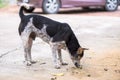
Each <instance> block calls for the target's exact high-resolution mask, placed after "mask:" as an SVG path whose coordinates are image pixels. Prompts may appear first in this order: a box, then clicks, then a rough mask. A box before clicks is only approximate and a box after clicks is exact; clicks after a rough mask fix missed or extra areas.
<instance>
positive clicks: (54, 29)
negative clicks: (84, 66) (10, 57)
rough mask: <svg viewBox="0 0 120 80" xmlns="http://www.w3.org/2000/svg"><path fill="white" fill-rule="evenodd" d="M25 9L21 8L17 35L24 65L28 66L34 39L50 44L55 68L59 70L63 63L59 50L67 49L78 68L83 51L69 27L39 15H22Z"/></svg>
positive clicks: (30, 60) (30, 61) (30, 62)
mask: <svg viewBox="0 0 120 80" xmlns="http://www.w3.org/2000/svg"><path fill="white" fill-rule="evenodd" d="M24 10H27V8H26V7H24V6H21V8H20V11H19V16H20V18H21V22H20V25H19V35H20V36H21V39H22V41H23V46H24V52H25V61H26V65H28V66H30V65H31V64H32V63H33V61H32V59H31V47H32V42H33V40H35V38H36V37H40V38H41V39H42V40H43V41H45V42H47V43H48V44H50V46H51V48H52V54H53V61H54V64H55V68H57V69H59V68H60V66H61V65H67V63H63V61H62V56H61V49H66V47H67V48H68V51H69V53H70V55H71V59H72V61H73V63H74V65H75V66H76V67H79V66H80V59H81V58H82V57H83V55H84V50H88V49H86V48H82V47H81V46H80V45H79V43H78V40H77V38H76V36H75V34H74V33H73V31H72V29H71V28H70V26H69V25H68V24H66V23H60V22H57V21H54V20H51V19H49V18H46V17H43V16H40V15H24V12H23V11H24Z"/></svg>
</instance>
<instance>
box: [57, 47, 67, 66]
mask: <svg viewBox="0 0 120 80" xmlns="http://www.w3.org/2000/svg"><path fill="white" fill-rule="evenodd" d="M58 57H59V58H58V59H59V60H60V64H61V65H68V63H65V62H63V59H62V54H61V49H58Z"/></svg>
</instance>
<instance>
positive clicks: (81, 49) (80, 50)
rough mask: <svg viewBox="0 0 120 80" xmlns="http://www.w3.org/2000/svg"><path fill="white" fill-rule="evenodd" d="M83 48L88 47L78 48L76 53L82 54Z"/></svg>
mask: <svg viewBox="0 0 120 80" xmlns="http://www.w3.org/2000/svg"><path fill="white" fill-rule="evenodd" d="M84 50H89V49H88V48H78V50H77V54H82V53H83V52H84Z"/></svg>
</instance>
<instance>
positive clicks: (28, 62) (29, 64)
mask: <svg viewBox="0 0 120 80" xmlns="http://www.w3.org/2000/svg"><path fill="white" fill-rule="evenodd" d="M24 63H25V64H26V66H31V65H32V63H31V61H24Z"/></svg>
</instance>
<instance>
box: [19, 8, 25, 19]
mask: <svg viewBox="0 0 120 80" xmlns="http://www.w3.org/2000/svg"><path fill="white" fill-rule="evenodd" d="M24 8H25V7H24V6H21V7H20V11H19V16H20V18H21V19H22V18H23V17H24V16H25V15H24V13H23V11H24Z"/></svg>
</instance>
